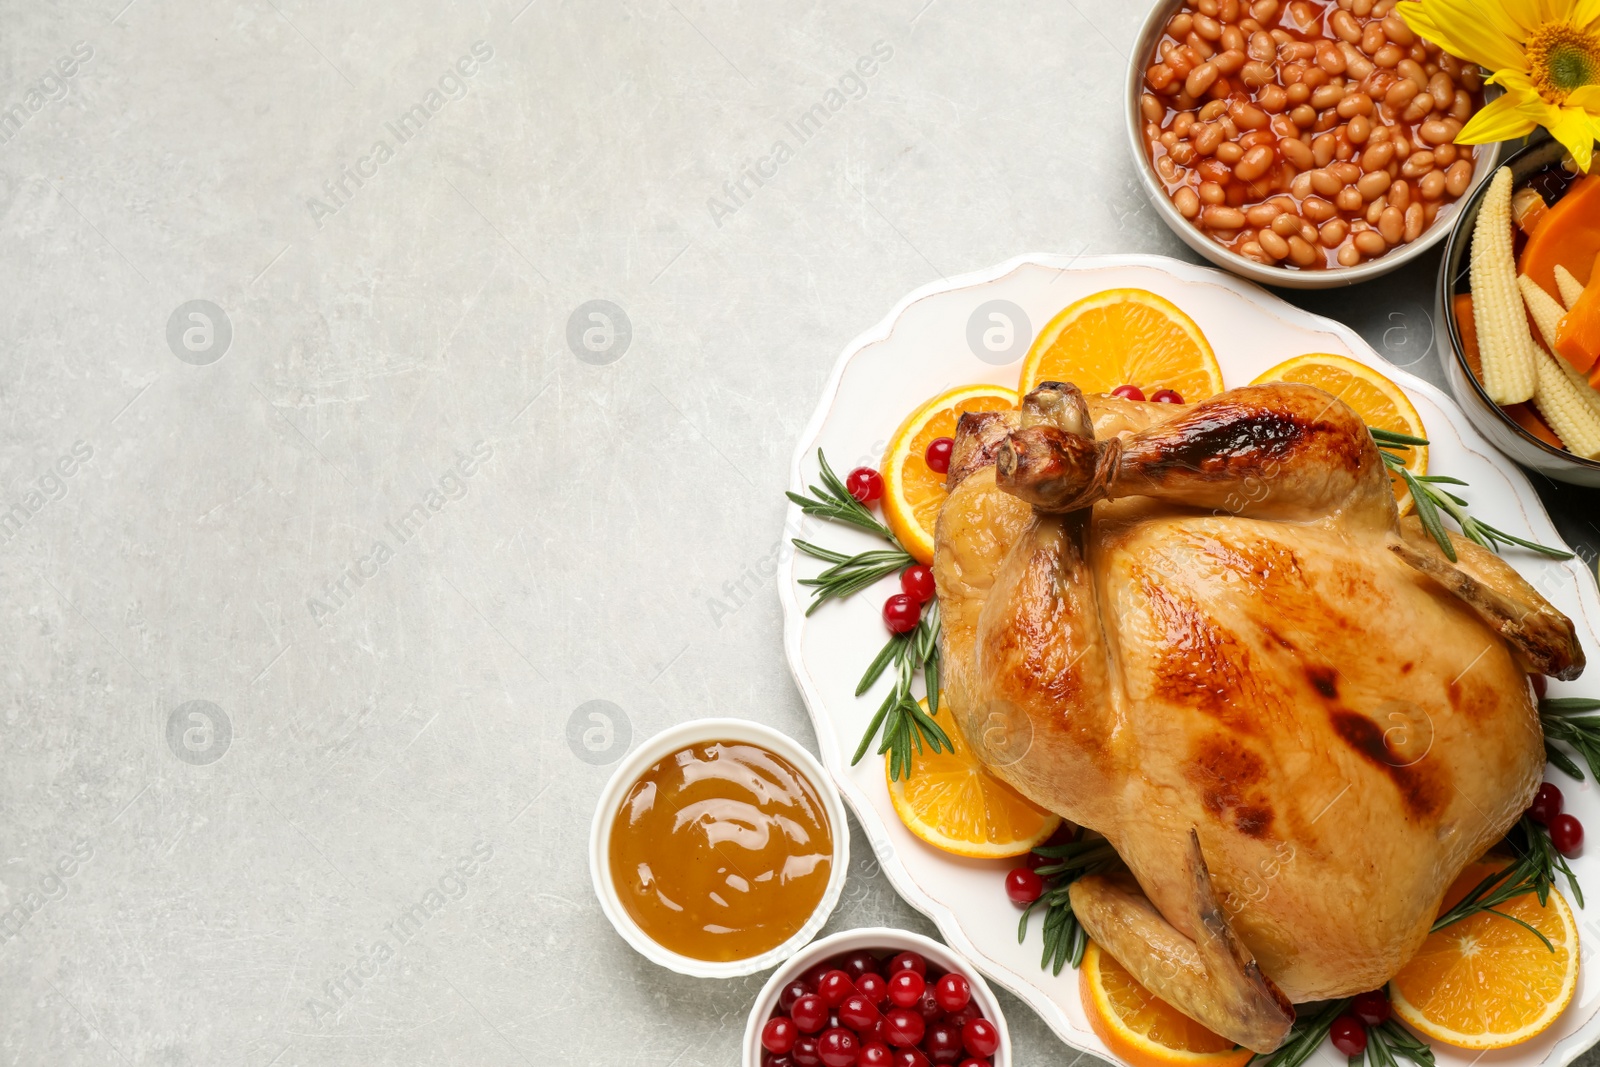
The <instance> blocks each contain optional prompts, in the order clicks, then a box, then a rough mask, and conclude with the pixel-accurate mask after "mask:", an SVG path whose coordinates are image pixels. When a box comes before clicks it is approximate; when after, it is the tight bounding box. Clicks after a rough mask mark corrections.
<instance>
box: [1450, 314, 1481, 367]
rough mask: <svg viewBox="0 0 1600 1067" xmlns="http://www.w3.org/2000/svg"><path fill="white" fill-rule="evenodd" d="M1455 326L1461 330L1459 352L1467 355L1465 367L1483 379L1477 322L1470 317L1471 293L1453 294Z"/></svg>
mask: <svg viewBox="0 0 1600 1067" xmlns="http://www.w3.org/2000/svg"><path fill="white" fill-rule="evenodd" d="M1454 306H1455V312H1456V328H1457V329H1459V330H1460V331H1461V354H1462V355H1463V356H1466V357H1467V369H1468V370H1470V371H1472V376H1473V377H1474V378H1476V379H1478V381H1480V382H1482V381H1483V356H1482V354H1480V353H1479V352H1478V323H1477V322H1476V320H1474V319H1473V317H1472V294H1471V293H1457V294H1456V296H1455V303H1454Z"/></svg>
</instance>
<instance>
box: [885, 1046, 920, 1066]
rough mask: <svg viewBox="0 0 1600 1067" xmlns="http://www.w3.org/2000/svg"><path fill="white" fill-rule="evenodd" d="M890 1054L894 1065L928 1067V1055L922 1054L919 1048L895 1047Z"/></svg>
mask: <svg viewBox="0 0 1600 1067" xmlns="http://www.w3.org/2000/svg"><path fill="white" fill-rule="evenodd" d="M892 1055H893V1056H894V1067H928V1057H926V1056H924V1055H923V1054H922V1050H921V1049H915V1048H897V1049H895V1050H894V1052H893V1053H892Z"/></svg>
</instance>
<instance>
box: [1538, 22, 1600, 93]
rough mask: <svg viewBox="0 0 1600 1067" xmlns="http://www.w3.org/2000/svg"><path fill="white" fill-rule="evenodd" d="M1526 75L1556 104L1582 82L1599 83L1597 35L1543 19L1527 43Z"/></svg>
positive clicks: (1599, 63) (1599, 58)
mask: <svg viewBox="0 0 1600 1067" xmlns="http://www.w3.org/2000/svg"><path fill="white" fill-rule="evenodd" d="M1527 50H1528V67H1529V74H1530V75H1531V77H1532V78H1533V84H1534V85H1536V86H1537V87H1538V89H1539V93H1540V95H1541V96H1543V97H1544V98H1545V99H1546V100H1550V101H1552V102H1555V103H1559V102H1561V101H1562V100H1565V99H1566V97H1567V94H1568V93H1570V92H1572V91H1573V90H1574V89H1578V88H1581V87H1583V86H1585V85H1594V84H1596V83H1600V36H1597V35H1595V34H1590V33H1585V32H1583V31H1582V30H1580V29H1578V28H1577V27H1576V26H1573V25H1572V24H1571V23H1567V22H1547V23H1545V24H1544V25H1543V26H1540V27H1539V28H1538V29H1537V30H1535V31H1534V33H1533V36H1532V37H1531V38H1529V40H1528V44H1527Z"/></svg>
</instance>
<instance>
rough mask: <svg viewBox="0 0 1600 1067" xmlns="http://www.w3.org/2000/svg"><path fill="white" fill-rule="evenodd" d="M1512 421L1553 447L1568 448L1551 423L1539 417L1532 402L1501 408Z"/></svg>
mask: <svg viewBox="0 0 1600 1067" xmlns="http://www.w3.org/2000/svg"><path fill="white" fill-rule="evenodd" d="M1500 410H1501V411H1503V412H1505V413H1506V416H1507V417H1508V418H1510V419H1511V421H1512V422H1514V423H1516V424H1517V425H1518V426H1521V427H1522V428H1523V429H1524V430H1527V431H1528V432H1529V433H1530V434H1532V435H1533V436H1535V437H1537V438H1538V439H1539V440H1541V441H1543V442H1544V443H1545V444H1547V445H1549V446H1550V447H1551V448H1562V449H1564V448H1566V447H1567V446H1566V445H1564V444H1562V443H1561V438H1559V437H1557V436H1556V432H1555V431H1554V430H1552V429H1551V428H1550V424H1549V423H1547V422H1545V421H1544V419H1542V418H1540V417H1539V413H1538V412H1537V411H1535V410H1534V408H1533V405H1532V404H1507V405H1506V406H1505V407H1503V408H1501V409H1500Z"/></svg>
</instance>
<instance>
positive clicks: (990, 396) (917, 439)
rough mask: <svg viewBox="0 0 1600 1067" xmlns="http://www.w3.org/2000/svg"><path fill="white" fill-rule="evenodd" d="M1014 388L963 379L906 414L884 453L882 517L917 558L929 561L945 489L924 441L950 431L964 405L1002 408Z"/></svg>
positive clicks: (1011, 403) (1013, 400) (1013, 397)
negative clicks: (932, 466)
mask: <svg viewBox="0 0 1600 1067" xmlns="http://www.w3.org/2000/svg"><path fill="white" fill-rule="evenodd" d="M1016 406H1017V394H1016V393H1014V392H1012V391H1011V390H1010V389H1007V388H1006V387H1005V386H1003V385H963V386H960V387H959V388H956V389H951V390H950V391H949V392H946V393H940V394H939V395H938V396H936V397H934V398H933V399H932V400H930V401H928V402H927V403H926V404H923V405H922V406H921V407H920V408H918V409H917V410H915V411H913V412H912V413H911V414H910V415H907V416H906V421H904V422H902V423H901V424H900V428H899V429H898V430H896V431H895V432H894V436H893V437H891V438H890V439H889V447H888V449H886V450H885V451H884V454H883V467H882V474H883V518H884V521H885V522H887V523H888V524H889V529H891V530H893V531H894V535H895V536H896V537H898V538H899V539H900V543H901V544H902V545H905V546H906V551H907V552H910V553H911V554H912V555H913V556H915V557H917V559H918V561H919V562H922V563H932V562H933V524H934V522H935V521H936V520H937V519H938V518H939V508H940V507H941V506H942V505H943V504H944V498H945V497H946V496H948V495H949V494H948V493H946V492H945V489H944V475H942V474H935V473H934V471H933V470H932V469H931V468H930V467H929V466H928V460H927V452H928V446H929V445H931V444H932V443H933V442H934V441H935V440H937V439H938V438H940V437H954V436H955V434H956V420H958V419H959V418H961V416H962V415H963V414H964V413H965V412H968V411H1004V410H1006V409H1007V408H1014V407H1016Z"/></svg>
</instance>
